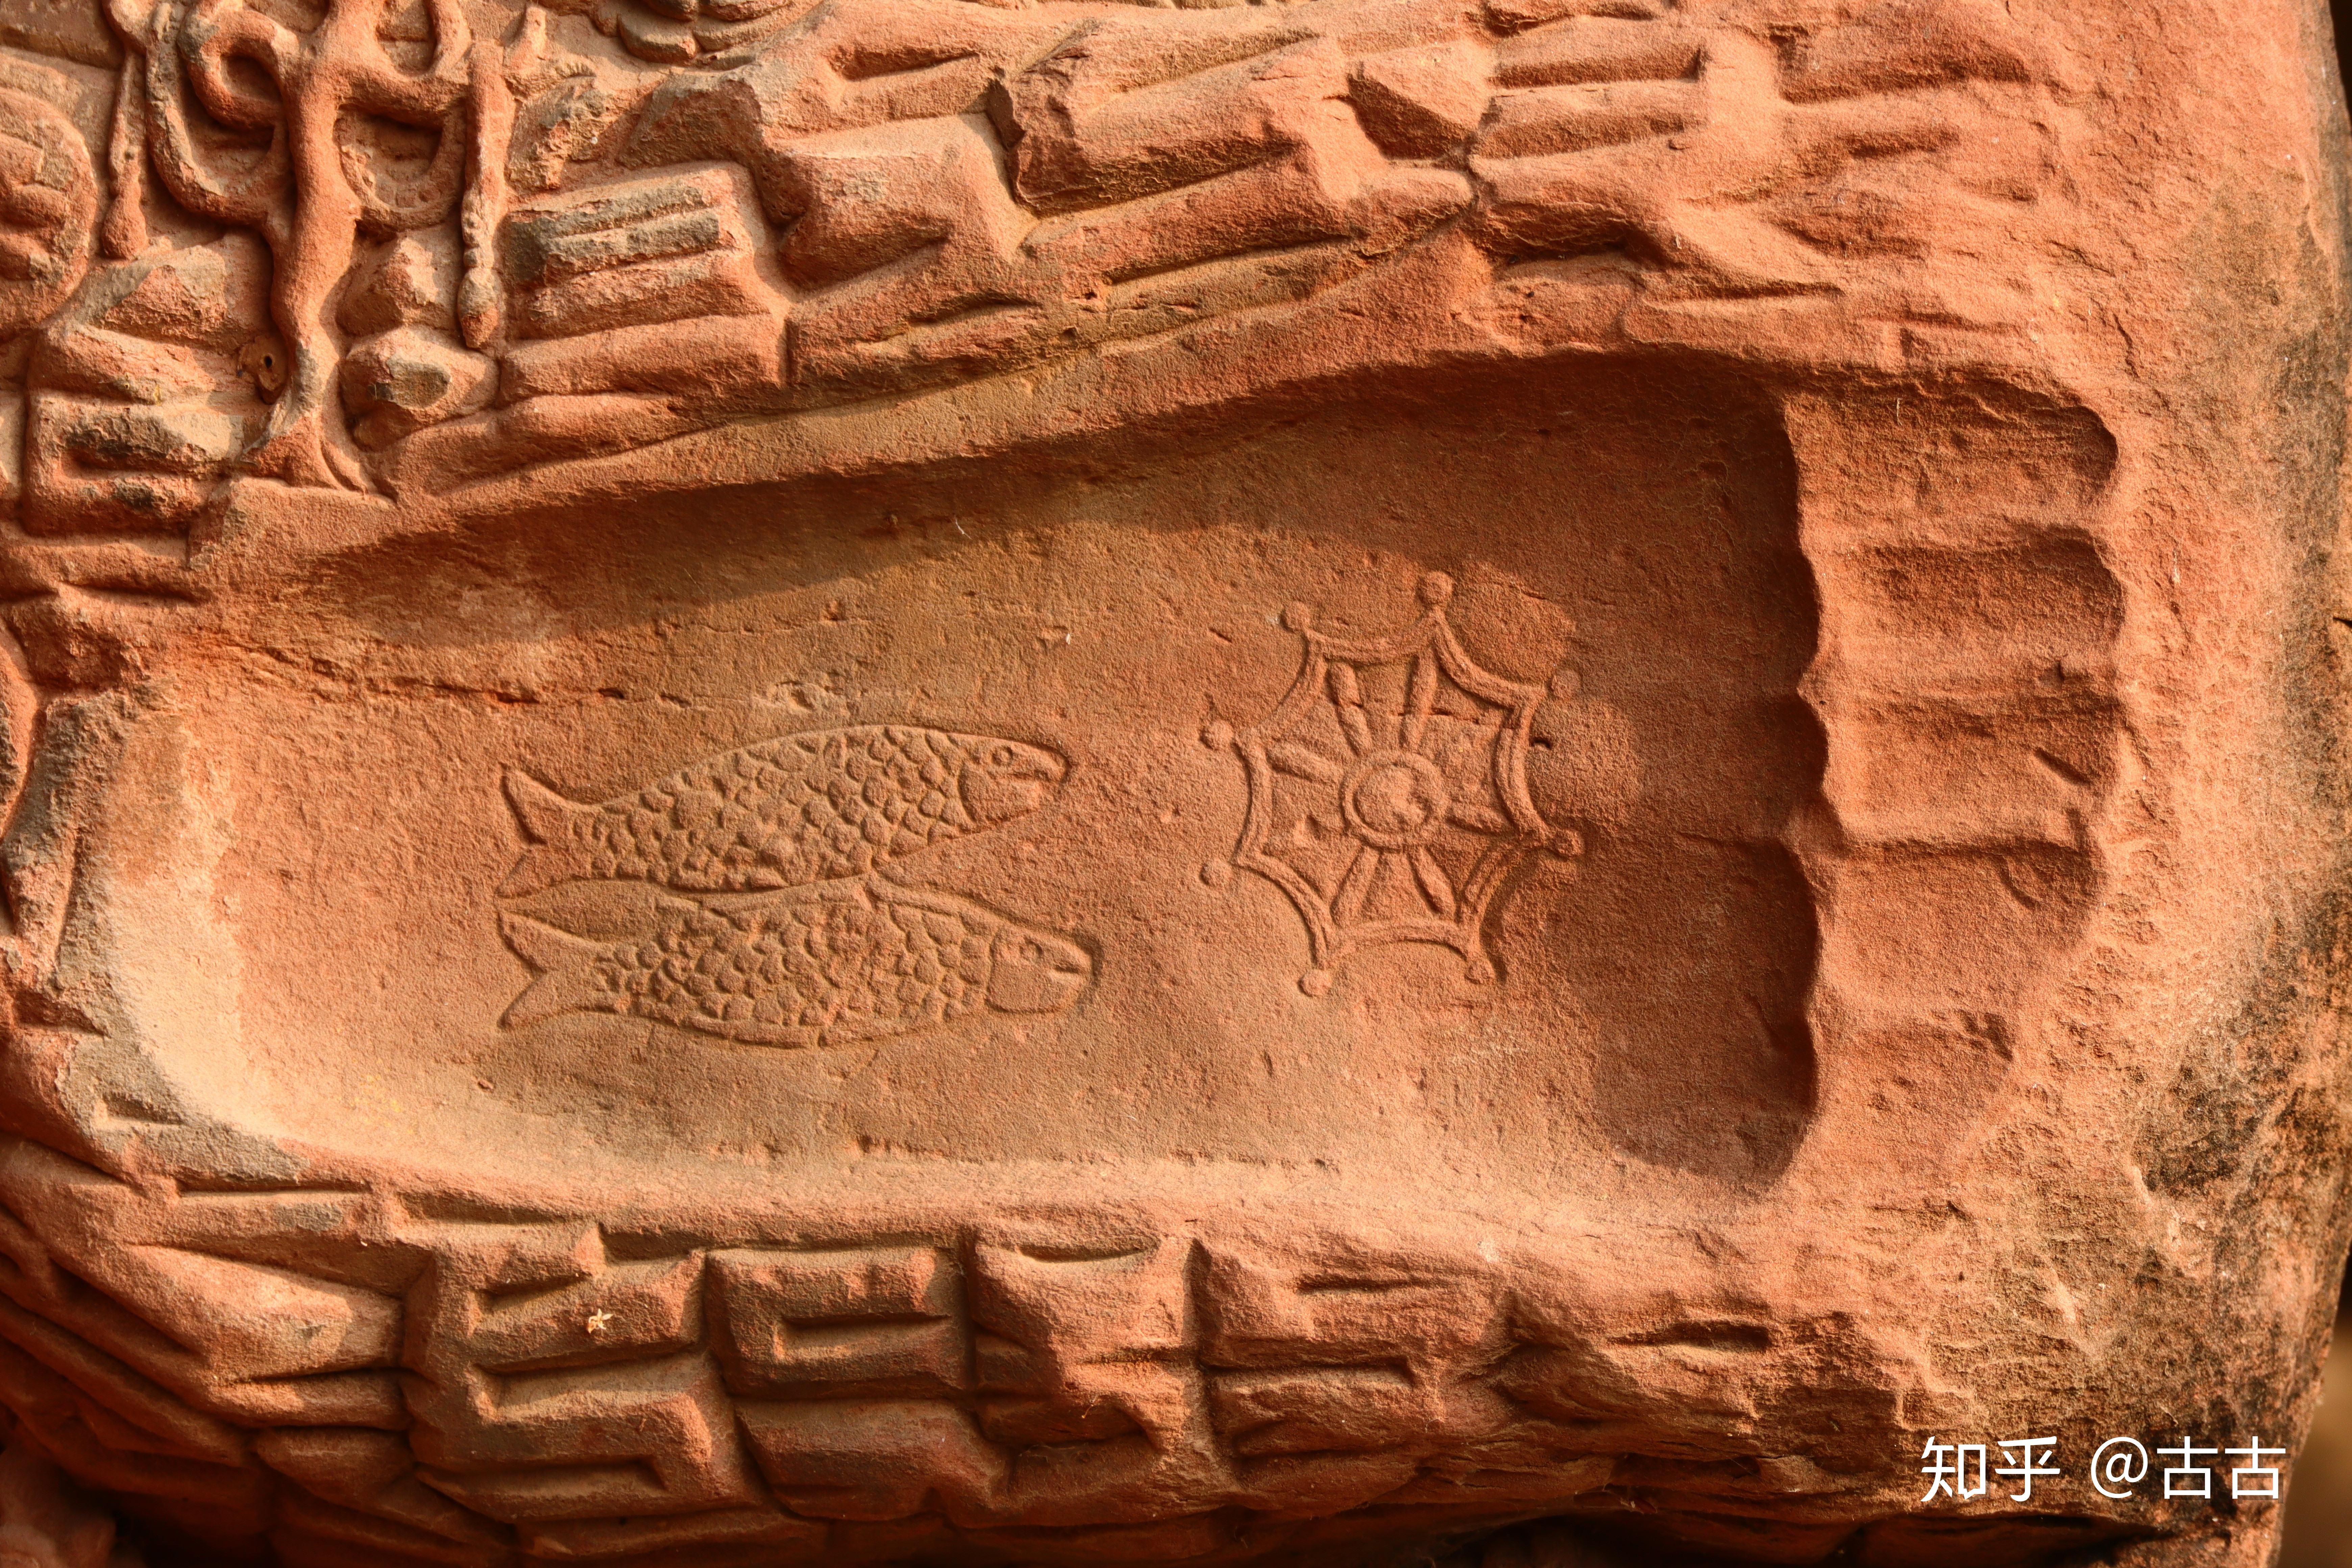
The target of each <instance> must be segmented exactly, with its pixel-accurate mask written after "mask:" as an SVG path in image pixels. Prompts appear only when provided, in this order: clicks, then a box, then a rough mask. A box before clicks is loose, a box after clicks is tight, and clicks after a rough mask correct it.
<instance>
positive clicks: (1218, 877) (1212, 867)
mask: <svg viewBox="0 0 2352 1568" xmlns="http://www.w3.org/2000/svg"><path fill="white" fill-rule="evenodd" d="M1233 879H1234V868H1233V867H1232V866H1230V865H1228V864H1226V863H1225V862H1224V861H1223V860H1212V861H1210V862H1208V864H1206V865H1204V866H1202V868H1201V880H1202V881H1203V882H1205V883H1207V884H1208V885H1209V886H1210V887H1212V888H1222V887H1223V886H1224V885H1225V884H1226V883H1227V882H1230V881H1232V880H1233Z"/></svg>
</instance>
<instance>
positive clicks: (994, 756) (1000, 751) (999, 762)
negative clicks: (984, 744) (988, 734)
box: [988, 746, 1013, 768]
mask: <svg viewBox="0 0 2352 1568" xmlns="http://www.w3.org/2000/svg"><path fill="white" fill-rule="evenodd" d="M988 763H989V766H991V767H996V768H1009V767H1011V766H1012V765H1013V748H1012V747H1010V746H999V747H997V748H996V750H994V751H992V752H989V754H988Z"/></svg>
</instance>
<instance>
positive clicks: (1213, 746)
mask: <svg viewBox="0 0 2352 1568" xmlns="http://www.w3.org/2000/svg"><path fill="white" fill-rule="evenodd" d="M1233 743H1234V727H1233V726H1232V725H1231V724H1228V723H1226V722H1225V721H1223V720H1222V719H1220V720H1219V721H1216V722H1215V723H1213V724H1211V725H1209V726H1208V727H1207V728H1205V729H1203V730H1202V731H1201V744H1202V745H1204V746H1206V747H1208V748H1209V750H1211V751H1213V752H1222V751H1223V750H1225V749H1226V748H1227V747H1229V746H1231V745H1232V744H1233Z"/></svg>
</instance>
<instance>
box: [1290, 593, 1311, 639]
mask: <svg viewBox="0 0 2352 1568" xmlns="http://www.w3.org/2000/svg"><path fill="white" fill-rule="evenodd" d="M1282 626H1283V629H1284V630H1285V631H1293V632H1302V633H1304V632H1311V631H1313V630H1314V629H1315V611H1314V609H1313V607H1312V606H1310V605H1304V604H1301V603H1300V602H1299V601H1298V600H1297V599H1293V600H1291V601H1290V603H1288V604H1286V605H1283V606H1282Z"/></svg>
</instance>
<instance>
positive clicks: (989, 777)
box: [958, 741, 1070, 826]
mask: <svg viewBox="0 0 2352 1568" xmlns="http://www.w3.org/2000/svg"><path fill="white" fill-rule="evenodd" d="M979 753H980V754H979V755H978V757H977V758H975V759H974V761H973V762H972V763H971V765H969V766H967V767H966V768H965V769H964V770H963V776H962V778H961V780H959V781H958V788H959V793H960V794H961V795H962V796H963V805H964V809H965V810H966V811H968V812H970V813H971V816H972V818H973V820H975V821H978V822H984V823H987V824H989V825H991V826H994V825H996V824H998V823H1003V822H1010V821H1012V820H1013V818H1014V817H1016V816H1028V815H1029V814H1030V813H1031V812H1033V811H1035V810H1036V809H1037V808H1038V807H1040V806H1042V805H1045V803H1046V801H1048V800H1050V799H1052V798H1053V795H1054V791H1055V789H1056V788H1058V787H1059V786H1060V784H1061V783H1062V780H1063V779H1064V778H1065V777H1066V776H1067V774H1068V773H1069V771H1070V768H1069V764H1068V763H1066V762H1064V761H1063V760H1062V759H1061V758H1060V757H1057V756H1055V754H1054V753H1053V752H1048V751H1045V750H1043V749H1042V748H1040V747H1036V746H1024V745H1022V744H1020V743H1018V742H1013V741H992V742H985V743H984V744H983V745H982V747H981V748H980V749H979Z"/></svg>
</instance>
